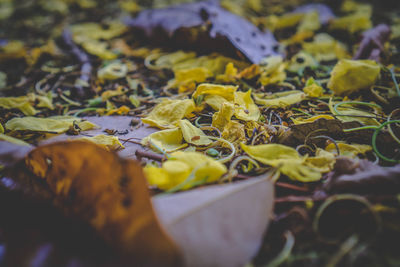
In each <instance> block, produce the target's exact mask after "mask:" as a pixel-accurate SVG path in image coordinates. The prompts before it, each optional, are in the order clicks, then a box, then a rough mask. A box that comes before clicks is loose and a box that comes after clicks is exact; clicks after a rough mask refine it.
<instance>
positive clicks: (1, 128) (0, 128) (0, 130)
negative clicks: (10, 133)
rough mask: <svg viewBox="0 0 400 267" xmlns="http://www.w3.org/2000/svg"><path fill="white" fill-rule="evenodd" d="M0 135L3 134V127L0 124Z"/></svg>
mask: <svg viewBox="0 0 400 267" xmlns="http://www.w3.org/2000/svg"><path fill="white" fill-rule="evenodd" d="M0 133H4V127H3V125H2V124H1V123H0Z"/></svg>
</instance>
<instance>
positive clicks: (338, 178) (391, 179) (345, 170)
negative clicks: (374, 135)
mask: <svg viewBox="0 0 400 267" xmlns="http://www.w3.org/2000/svg"><path fill="white" fill-rule="evenodd" d="M328 181H329V182H328V183H326V184H324V190H326V191H328V192H331V193H354V192H357V193H361V194H398V193H399V192H400V165H397V166H394V167H386V168H385V167H381V166H377V165H375V164H373V163H372V162H370V161H367V160H353V159H350V158H346V157H338V158H337V159H336V164H335V166H334V170H333V172H331V173H330V174H329V175H328Z"/></svg>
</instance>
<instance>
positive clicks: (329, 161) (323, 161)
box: [305, 148, 336, 173]
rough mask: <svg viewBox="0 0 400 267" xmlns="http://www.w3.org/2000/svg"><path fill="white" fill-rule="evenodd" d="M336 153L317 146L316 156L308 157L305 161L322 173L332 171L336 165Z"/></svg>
mask: <svg viewBox="0 0 400 267" xmlns="http://www.w3.org/2000/svg"><path fill="white" fill-rule="evenodd" d="M335 162H336V159H335V155H333V154H332V153H329V152H327V151H325V150H323V149H321V148H317V151H316V152H315V157H307V158H306V159H305V163H306V164H308V165H309V166H312V167H313V168H314V169H317V170H319V171H320V172H322V173H327V172H330V171H331V170H332V169H333V166H334V165H335Z"/></svg>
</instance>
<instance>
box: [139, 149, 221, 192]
mask: <svg viewBox="0 0 400 267" xmlns="http://www.w3.org/2000/svg"><path fill="white" fill-rule="evenodd" d="M226 171H227V169H226V167H225V165H223V164H222V163H220V162H218V161H216V160H214V159H212V158H211V157H208V156H206V155H204V154H201V153H199V152H182V151H178V152H174V153H172V154H171V158H170V159H169V160H167V161H166V162H164V163H163V164H162V167H161V168H159V167H154V166H146V167H145V168H144V172H145V174H146V177H147V179H148V181H149V184H150V185H153V186H157V187H158V188H160V189H163V190H169V189H172V188H174V187H177V186H179V187H180V188H179V189H189V188H191V187H193V186H195V185H196V184H197V183H200V184H205V183H212V182H215V181H217V180H218V179H219V178H221V176H222V175H223V174H224V173H225V172H226Z"/></svg>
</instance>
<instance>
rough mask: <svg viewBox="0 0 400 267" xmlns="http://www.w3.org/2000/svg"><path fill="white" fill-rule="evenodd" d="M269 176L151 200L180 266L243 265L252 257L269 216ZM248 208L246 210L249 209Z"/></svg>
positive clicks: (271, 193) (270, 192)
mask: <svg viewBox="0 0 400 267" xmlns="http://www.w3.org/2000/svg"><path fill="white" fill-rule="evenodd" d="M273 197H274V187H273V184H272V183H271V182H270V181H269V177H268V176H267V175H264V176H262V177H258V178H257V177H254V178H252V179H250V180H248V181H244V182H237V183H234V184H229V185H216V186H207V187H205V188H201V189H197V190H193V191H187V192H182V193H177V194H174V195H169V196H160V197H155V198H153V204H154V207H155V210H156V211H157V215H158V216H159V218H160V220H161V222H162V223H163V225H164V226H165V228H166V229H167V231H168V233H170V234H171V236H172V238H173V239H174V240H175V242H176V243H177V244H178V246H179V247H180V248H181V249H182V251H183V257H184V264H185V266H213V267H224V266H226V267H228V266H229V267H231V266H244V265H245V264H246V263H248V262H249V261H250V260H251V259H252V258H253V257H254V256H255V254H256V253H257V251H258V250H259V248H260V245H261V242H262V239H263V235H264V233H265V231H266V229H267V226H268V223H269V220H270V218H271V215H272V208H273ZM249 207H251V208H249Z"/></svg>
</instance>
